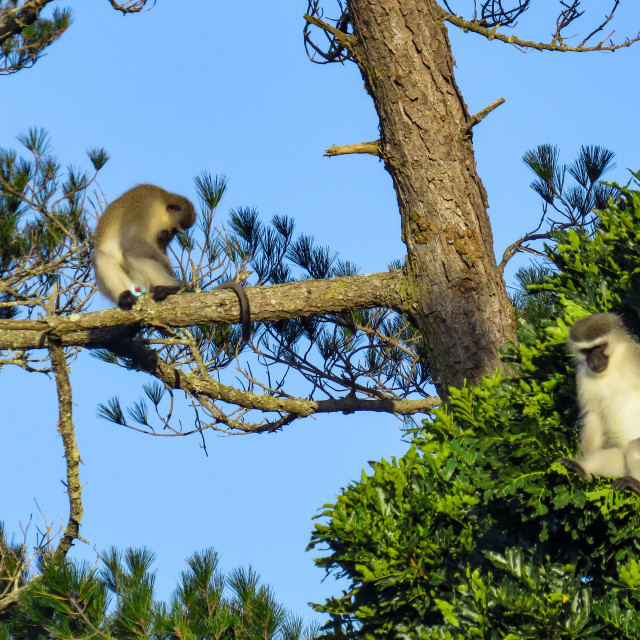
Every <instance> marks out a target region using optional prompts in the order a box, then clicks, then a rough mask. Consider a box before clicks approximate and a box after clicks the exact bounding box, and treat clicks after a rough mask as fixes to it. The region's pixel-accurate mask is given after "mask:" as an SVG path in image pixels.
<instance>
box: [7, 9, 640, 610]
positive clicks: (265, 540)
mask: <svg viewBox="0 0 640 640" xmlns="http://www.w3.org/2000/svg"><path fill="white" fill-rule="evenodd" d="M467 4H469V3H467ZM549 4H551V3H549ZM552 4H554V6H555V4H556V3H552ZM597 4H599V3H595V2H588V3H585V7H590V6H594V5H597ZM627 4H628V5H629V7H630V9H629V10H628V11H627V13H626V14H624V15H623V16H622V17H623V18H624V19H623V20H622V21H621V26H618V27H617V28H618V32H617V33H616V36H617V37H620V38H621V37H622V36H624V35H629V36H634V35H635V31H634V30H633V29H630V31H629V32H627V33H622V31H620V30H621V29H622V28H623V27H624V25H636V26H635V30H637V29H638V25H640V20H638V18H639V17H640V9H639V8H638V7H637V4H636V3H632V2H628V3H627ZM67 5H69V6H71V7H72V8H73V10H74V15H75V21H74V24H73V25H72V27H71V28H70V29H69V31H68V32H67V33H66V34H65V35H64V36H63V37H62V38H61V40H60V41H59V42H57V43H56V44H54V45H53V46H52V47H51V48H50V49H49V52H48V54H47V56H46V57H44V58H43V59H42V60H40V61H39V62H38V63H37V64H36V66H35V67H34V68H33V69H30V70H25V71H21V72H20V73H18V74H14V75H12V76H6V77H1V78H0V86H2V89H3V93H2V95H3V97H4V100H3V107H2V108H3V122H4V125H3V127H2V129H1V130H0V146H2V147H17V142H16V141H15V136H16V135H17V134H19V133H20V132H23V131H25V130H26V129H27V128H29V127H33V126H38V127H44V128H46V129H47V130H48V131H49V133H50V134H51V137H52V144H53V147H54V149H55V152H56V154H57V156H58V158H59V160H60V161H61V163H62V164H63V165H66V164H73V165H76V166H78V167H85V168H88V167H89V163H88V161H87V160H86V159H85V153H84V152H85V149H86V148H89V147H100V146H102V147H105V148H106V149H107V150H108V151H109V153H110V154H111V160H110V161H109V162H108V163H107V165H106V167H105V168H104V169H103V170H102V171H101V173H100V178H99V182H100V185H101V187H102V189H103V190H104V192H105V193H106V194H107V196H108V198H109V199H114V198H115V197H117V196H118V195H119V194H120V193H122V192H123V191H124V190H125V189H127V188H129V187H131V186H133V185H134V184H136V183H140V182H153V183H156V184H159V185H161V186H163V187H164V188H166V189H168V190H171V191H175V192H178V193H181V194H184V195H186V196H188V197H191V198H194V199H195V189H194V186H193V178H194V177H195V176H196V175H198V174H199V173H200V172H201V171H203V170H206V171H209V172H210V173H212V174H214V175H215V174H223V175H226V176H227V177H228V178H229V187H228V190H227V193H226V195H225V199H224V200H223V203H222V205H221V209H220V211H221V212H222V214H224V213H225V212H226V211H227V210H228V209H230V208H234V207H239V206H247V207H255V208H256V209H257V210H258V211H259V212H260V213H261V214H262V216H263V218H264V219H269V218H270V217H271V216H272V215H274V214H283V215H287V216H290V217H293V218H295V220H296V223H297V229H298V231H300V232H303V233H306V234H311V235H314V236H315V239H316V242H317V243H318V244H320V245H329V246H330V247H331V248H332V249H333V250H335V251H338V252H339V253H340V256H341V257H342V258H343V259H349V260H352V261H354V262H355V263H356V264H358V265H359V266H360V267H361V272H362V273H366V272H373V271H382V270H385V269H386V268H387V265H388V264H389V263H390V262H391V261H392V260H394V259H396V258H402V257H403V256H404V253H405V252H404V247H403V245H402V243H401V241H400V224H399V216H398V211H397V204H396V200H395V194H394V192H393V189H392V185H391V180H390V178H389V176H388V175H387V173H386V172H385V171H384V167H383V165H382V164H381V163H380V162H378V161H377V160H376V159H375V158H373V157H369V156H346V157H337V158H325V157H323V153H324V150H325V149H327V148H328V147H330V146H331V145H332V144H347V143H352V142H359V141H364V140H373V139H375V138H377V137H378V124H377V119H376V115H375V112H374V109H373V104H372V101H371V99H370V97H369V96H367V94H366V93H365V91H364V89H363V83H362V79H361V77H360V75H359V72H358V71H357V68H356V67H355V66H354V65H353V64H346V65H325V66H320V65H314V64H312V63H311V62H309V60H308V59H307V57H306V54H305V52H304V48H303V44H302V27H303V24H304V23H303V19H302V14H303V13H304V11H305V9H306V2H302V1H301V2H291V1H286V2H280V3H277V6H276V5H274V4H270V3H265V2H259V1H257V0H246V1H243V2H236V3H218V2H208V1H207V0H189V1H188V2H168V1H167V0H160V1H159V2H158V4H157V6H156V7H155V8H154V9H153V10H152V11H150V12H148V13H145V14H142V15H133V16H131V15H129V16H121V15H120V14H118V13H116V12H115V11H113V10H112V9H111V8H110V6H109V4H108V2H107V1H106V0H102V1H100V0H93V1H92V2H86V1H85V2H80V1H78V0H76V1H70V2H68V3H67ZM463 5H464V3H463V2H461V3H459V6H461V7H462V6H463ZM632 5H635V6H632ZM456 6H458V5H456ZM328 7H329V5H328ZM595 11H596V13H593V14H592V15H593V16H594V20H595V18H596V17H600V15H601V14H600V11H601V9H598V8H596V10H595ZM327 14H328V15H333V13H332V9H331V8H328V10H327ZM543 18H544V16H543V15H539V16H532V18H531V20H527V19H524V18H523V20H522V21H521V25H520V27H521V28H520V29H519V30H518V32H519V33H521V34H522V35H524V36H534V35H536V34H543V35H544V34H549V33H550V32H552V31H553V29H554V25H555V17H554V16H552V15H550V16H548V18H547V20H546V21H543ZM592 22H593V21H592ZM590 24H591V23H590ZM585 30H586V29H585ZM589 30H590V29H589ZM450 36H451V40H452V45H453V52H454V57H455V59H456V62H457V67H456V77H457V79H458V83H459V85H460V88H461V90H462V93H463V95H464V97H465V100H466V102H467V104H468V106H469V109H470V111H471V113H475V112H477V111H480V110H481V109H483V108H484V107H485V106H487V105H488V104H490V103H492V102H493V101H494V100H496V99H497V98H499V97H501V96H503V97H504V98H505V99H506V102H505V104H504V105H503V106H501V107H499V108H498V109H497V110H495V111H494V112H493V113H492V114H490V115H489V116H488V117H487V118H486V119H485V120H484V121H483V122H482V123H481V124H480V125H478V126H477V127H476V129H475V133H474V145H475V149H476V154H477V161H478V169H479V172H480V175H481V177H482V179H483V181H484V184H485V187H486V188H487V191H488V194H489V203H490V205H491V208H490V215H491V220H492V224H493V230H494V240H495V246H496V252H497V253H499V254H501V253H502V250H503V249H504V247H505V246H506V245H508V244H509V243H510V242H512V241H513V240H515V239H517V238H518V237H519V236H520V235H522V234H523V233H525V232H526V231H527V230H529V229H530V228H532V227H534V226H535V225H536V223H537V220H538V217H539V215H540V202H539V199H538V197H537V196H536V195H535V194H534V193H533V192H532V191H531V190H530V189H529V187H528V185H529V183H530V182H531V180H532V175H531V174H530V172H529V170H528V169H527V168H526V167H525V166H524V164H523V163H522V162H521V157H522V154H523V153H524V152H525V151H526V150H527V149H529V148H531V147H534V146H536V145H538V144H541V143H546V142H550V143H553V144H557V145H558V146H559V147H560V148H561V151H562V158H563V159H564V160H565V161H571V160H572V159H573V158H574V156H575V153H576V152H577V150H578V148H579V147H580V145H581V144H601V145H604V146H606V147H608V148H610V149H612V150H613V151H615V152H616V154H617V157H616V162H617V165H618V167H617V169H616V170H615V171H614V172H612V173H611V174H610V176H609V177H610V179H617V180H619V181H623V182H624V181H626V180H627V179H628V172H627V171H626V168H631V169H634V170H635V169H640V154H639V153H638V135H637V121H638V111H637V105H638V103H639V96H638V89H637V81H636V77H637V69H638V67H639V63H640V45H637V46H636V47H635V48H634V47H631V48H628V49H625V50H622V51H618V52H616V53H609V54H603V53H590V54H559V53H539V52H531V53H522V52H519V51H517V50H515V49H513V48H510V47H508V46H506V45H504V44H502V43H499V42H495V41H494V42H487V41H485V40H484V39H483V38H481V37H480V36H477V35H474V34H463V33H460V32H458V31H457V30H456V29H455V28H451V30H450ZM524 261H525V262H526V259H525V260H524ZM512 272H513V270H512V269H511V270H510V271H509V272H508V273H507V276H508V279H509V278H511V277H512ZM146 381H147V379H146V376H144V375H142V374H138V373H127V372H124V371H122V370H119V369H116V368H114V367H109V366H108V365H105V364H102V363H98V362H96V361H95V360H93V359H91V358H89V357H86V356H82V357H81V358H79V359H78V360H77V361H76V362H75V363H74V364H73V370H72V383H73V384H74V394H75V395H74V401H75V403H76V414H75V422H76V427H77V436H78V440H79V447H80V452H81V455H82V458H83V461H84V466H83V467H82V469H81V479H82V481H83V482H85V483H86V486H85V491H84V501H85V516H84V520H83V528H82V534H83V536H84V537H85V538H87V539H88V540H89V541H90V543H91V546H92V547H95V549H98V550H102V549H105V548H106V547H108V546H109V545H112V544H114V545H116V546H118V547H120V548H124V547H125V546H128V545H129V546H142V545H146V546H148V547H149V548H150V549H152V550H153V551H155V552H156V554H157V556H158V561H157V567H158V587H159V595H160V596H162V597H166V596H167V595H168V594H169V593H170V591H171V589H172V587H173V585H174V582H175V578H176V576H177V575H178V573H179V571H180V570H182V569H183V568H184V564H183V560H184V558H185V557H187V556H188V555H190V554H191V553H192V552H193V551H196V550H200V549H203V548H205V547H208V546H214V547H215V548H216V550H217V551H218V552H219V553H220V554H221V556H222V566H223V568H225V569H231V568H233V567H235V566H238V565H243V566H248V565H252V566H253V568H254V569H256V570H257V571H258V572H259V573H260V574H261V576H262V578H263V580H264V581H265V582H267V583H269V584H271V585H272V586H273V587H274V590H275V594H276V597H277V598H279V599H280V600H281V601H282V602H283V603H284V604H285V605H286V606H287V607H289V608H290V609H292V610H293V611H294V612H296V613H298V614H300V615H302V616H304V617H306V618H307V619H311V618H313V617H314V616H315V614H313V612H312V611H311V610H310V609H309V608H308V607H307V606H306V603H307V602H308V601H316V602H321V601H322V600H323V599H324V597H326V596H327V595H329V594H334V593H336V591H337V588H336V585H335V583H334V581H333V579H331V578H329V579H327V580H325V581H324V582H321V580H322V578H323V575H324V574H323V572H322V571H321V570H320V569H317V568H315V567H314V565H313V562H312V554H310V553H305V547H306V544H307V542H308V539H309V535H310V532H311V529H312V520H311V519H312V517H313V516H314V515H315V514H316V513H317V512H318V510H319V509H320V508H321V507H322V505H323V504H325V503H329V502H332V501H333V500H334V497H335V495H336V493H337V492H339V490H340V488H341V487H344V486H346V485H347V484H348V483H349V482H351V481H355V480H357V479H358V477H359V476H360V473H361V470H362V469H363V468H366V467H367V461H368V460H378V459H380V458H382V457H387V458H388V457H390V456H392V455H396V456H397V455H402V453H403V452H404V451H405V449H406V444H405V443H404V442H403V441H402V439H401V435H402V434H401V430H400V424H399V423H398V422H397V421H395V420H394V419H392V418H391V417H383V416H377V415H368V414H359V415H352V416H342V415H340V416H322V417H320V418H318V419H309V420H306V421H299V422H297V423H295V424H293V425H290V426H289V427H287V428H286V429H285V430H284V432H282V433H279V434H275V435H261V436H235V437H218V436H216V435H215V434H213V433H211V434H210V435H209V436H208V439H207V442H208V445H207V446H208V452H209V456H208V457H207V456H205V454H204V453H203V451H202V449H201V448H200V446H199V445H200V443H199V441H198V439H197V438H186V439H155V438H151V437H146V436H143V435H140V434H136V433H133V432H131V431H127V430H124V429H119V428H118V427H116V426H115V425H112V424H110V423H107V422H105V421H103V420H100V419H98V418H97V417H96V407H97V405H98V403H99V402H104V401H106V400H107V399H108V398H110V397H111V396H113V395H118V396H120V398H121V399H122V401H123V403H126V402H131V401H133V400H136V399H137V398H138V397H139V395H140V386H141V384H142V383H143V382H146ZM0 389H1V390H2V392H1V393H2V398H3V401H4V405H5V410H4V417H3V425H4V426H3V431H4V434H3V444H2V446H1V447H0V461H1V465H2V469H3V474H4V477H5V482H4V485H5V490H4V491H3V492H2V493H0V519H2V520H4V522H5V524H6V527H7V529H8V530H9V531H14V532H16V533H17V534H19V533H20V527H21V526H26V525H27V524H28V522H29V519H30V518H31V517H32V518H33V522H34V523H35V522H38V521H39V522H42V521H43V520H42V518H43V516H42V515H41V514H43V515H44V517H46V519H47V521H49V522H52V523H53V524H54V529H56V528H57V525H58V523H62V522H66V517H67V504H66V496H65V495H64V488H63V486H62V484H61V482H60V481H61V479H62V478H63V477H64V464H63V460H62V457H61V456H62V446H61V442H60V440H59V438H58V437H57V433H56V419H57V411H56V401H55V388H54V385H53V383H52V381H51V380H48V379H46V378H45V377H43V376H35V375H33V374H31V375H27V374H25V373H24V372H21V371H19V370H17V369H15V368H5V369H4V370H2V371H1V372H0ZM185 419H189V418H188V417H185ZM6 487H11V489H10V490H6ZM40 512H41V513H40ZM31 527H32V530H33V527H34V524H32V525H31ZM75 556H76V557H84V558H90V559H92V558H94V557H95V554H94V552H93V551H92V548H91V547H87V546H86V545H82V544H79V545H77V546H76V550H75Z"/></svg>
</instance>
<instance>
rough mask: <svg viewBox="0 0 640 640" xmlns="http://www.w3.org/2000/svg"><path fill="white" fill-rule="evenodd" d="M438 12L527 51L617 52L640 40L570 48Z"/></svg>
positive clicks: (483, 33)
mask: <svg viewBox="0 0 640 640" xmlns="http://www.w3.org/2000/svg"><path fill="white" fill-rule="evenodd" d="M436 10H437V11H438V13H439V15H440V19H441V20H445V21H446V22H450V23H451V24H455V25H456V27H459V28H460V29H462V30H463V31H472V32H473V33H478V34H480V35H481V36H484V37H485V38H487V39H488V40H500V41H501V42H506V43H507V44H513V45H515V46H517V47H523V48H526V49H537V50H538V51H575V52H583V51H616V50H617V49H622V48H623V47H630V46H631V45H632V44H634V43H636V42H638V41H639V40H640V35H638V36H636V37H635V38H633V39H631V40H627V41H625V42H621V43H619V44H613V43H612V44H610V45H605V44H603V42H604V41H603V42H600V43H599V44H597V45H596V46H595V47H585V46H584V45H583V44H580V45H578V46H577V47H570V46H569V45H566V44H564V43H563V42H548V43H545V42H534V41H532V40H522V39H521V38H518V37H517V36H507V35H504V34H502V33H499V32H498V29H497V27H495V28H493V29H489V28H487V27H483V26H482V25H481V24H480V23H478V22H476V21H474V20H465V19H464V18H461V17H460V16H457V15H454V14H452V13H449V12H448V11H445V10H444V9H443V8H442V7H437V9H436Z"/></svg>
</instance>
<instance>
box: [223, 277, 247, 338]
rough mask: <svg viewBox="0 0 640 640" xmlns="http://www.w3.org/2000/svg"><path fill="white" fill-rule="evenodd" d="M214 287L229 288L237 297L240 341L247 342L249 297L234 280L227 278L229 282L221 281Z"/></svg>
mask: <svg viewBox="0 0 640 640" xmlns="http://www.w3.org/2000/svg"><path fill="white" fill-rule="evenodd" d="M215 289H231V291H233V293H235V294H236V297H237V298H238V304H239V305H240V324H241V325H242V341H243V342H245V343H247V342H249V339H250V338H251V307H250V306H249V298H248V297H247V294H246V293H245V290H244V288H243V287H242V286H241V285H240V284H238V283H237V282H235V281H234V280H229V282H223V283H222V284H219V285H218V286H217V287H215Z"/></svg>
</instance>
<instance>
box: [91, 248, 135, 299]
mask: <svg viewBox="0 0 640 640" xmlns="http://www.w3.org/2000/svg"><path fill="white" fill-rule="evenodd" d="M93 266H94V268H95V272H96V282H97V284H98V288H99V289H100V291H102V293H104V295H105V296H107V297H108V298H110V299H111V300H113V301H114V302H115V303H116V304H117V305H118V306H119V307H120V308H121V309H125V310H128V309H131V307H133V304H134V302H135V300H136V298H135V295H134V294H133V292H132V291H131V286H132V284H133V283H132V281H131V278H130V276H129V275H128V274H127V273H126V272H125V271H124V269H123V268H122V267H121V266H120V263H119V262H118V261H117V260H116V259H115V258H113V257H112V256H111V255H110V254H109V253H108V252H107V251H102V250H100V249H97V250H96V251H95V253H94V255H93Z"/></svg>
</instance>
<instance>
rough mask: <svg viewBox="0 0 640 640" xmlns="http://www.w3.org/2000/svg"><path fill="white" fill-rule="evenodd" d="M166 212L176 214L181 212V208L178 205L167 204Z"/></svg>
mask: <svg viewBox="0 0 640 640" xmlns="http://www.w3.org/2000/svg"><path fill="white" fill-rule="evenodd" d="M167 211H171V213H178V211H182V207H181V206H180V205H179V204H168V205H167Z"/></svg>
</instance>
